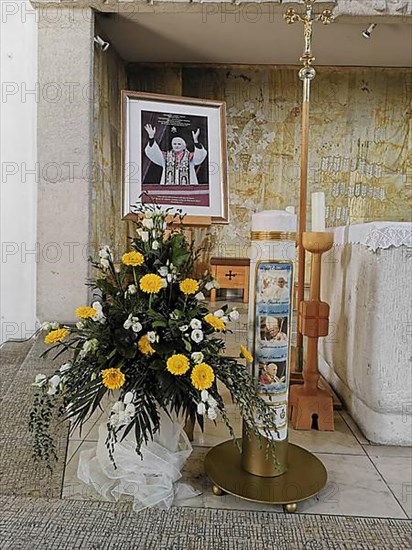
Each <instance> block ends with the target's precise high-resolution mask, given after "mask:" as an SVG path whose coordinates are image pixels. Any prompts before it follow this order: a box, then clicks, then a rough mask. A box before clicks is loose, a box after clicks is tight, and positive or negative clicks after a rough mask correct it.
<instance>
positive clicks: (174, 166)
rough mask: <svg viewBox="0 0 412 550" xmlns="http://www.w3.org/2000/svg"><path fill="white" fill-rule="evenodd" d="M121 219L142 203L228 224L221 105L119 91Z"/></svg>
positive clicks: (224, 129)
mask: <svg viewBox="0 0 412 550" xmlns="http://www.w3.org/2000/svg"><path fill="white" fill-rule="evenodd" d="M122 126H123V128H122V154H123V174H122V179H123V196H122V201H123V218H128V217H131V216H133V215H134V211H135V209H136V206H137V205H139V204H142V203H149V204H156V205H158V206H163V207H165V208H167V207H173V208H174V209H176V208H180V209H181V210H182V211H183V212H184V213H185V214H187V216H188V220H189V221H190V219H194V218H196V219H210V221H213V222H222V223H224V222H227V221H228V192H227V154H226V110H225V103H224V102H221V101H210V100H205V99H196V98H187V97H178V96H166V95H159V94H147V93H140V92H129V91H122Z"/></svg>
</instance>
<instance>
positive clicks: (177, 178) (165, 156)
mask: <svg viewBox="0 0 412 550" xmlns="http://www.w3.org/2000/svg"><path fill="white" fill-rule="evenodd" d="M145 130H146V132H147V134H148V136H149V141H148V143H147V145H146V147H145V154H146V156H147V157H148V158H149V159H150V160H151V161H152V162H154V163H155V164H157V165H158V166H161V167H162V168H163V171H162V177H161V180H160V184H161V185H198V183H199V182H198V180H197V175H196V170H195V167H196V166H199V164H202V162H203V161H204V160H205V158H206V156H207V151H206V149H205V148H204V147H203V145H202V144H201V143H199V134H200V129H197V130H196V132H192V136H193V142H194V145H195V149H194V152H193V153H191V152H190V151H189V150H188V149H187V147H186V141H185V140H184V139H183V138H181V137H178V136H176V137H174V138H173V139H172V149H171V150H170V151H162V150H161V149H160V147H159V144H158V143H157V141H155V133H156V128H153V126H151V125H150V124H146V126H145Z"/></svg>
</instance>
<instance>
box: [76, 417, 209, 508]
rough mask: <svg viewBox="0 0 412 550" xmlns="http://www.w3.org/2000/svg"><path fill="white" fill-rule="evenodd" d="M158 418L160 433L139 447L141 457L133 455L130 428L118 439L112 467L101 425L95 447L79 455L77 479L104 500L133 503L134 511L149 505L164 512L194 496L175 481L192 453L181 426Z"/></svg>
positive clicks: (188, 486) (167, 418)
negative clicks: (177, 501) (175, 503)
mask: <svg viewBox="0 0 412 550" xmlns="http://www.w3.org/2000/svg"><path fill="white" fill-rule="evenodd" d="M160 416H161V429H160V433H156V434H155V435H154V438H153V441H149V442H148V443H147V444H144V445H142V447H141V453H142V456H139V455H138V454H137V453H136V439H135V436H134V430H133V429H132V430H131V431H130V432H129V433H128V434H127V436H126V437H125V439H124V440H123V441H120V439H121V437H119V441H118V442H117V443H116V448H115V453H114V458H115V461H116V468H115V467H114V466H113V464H112V462H111V461H110V459H109V455H108V452H107V448H106V444H105V441H106V437H107V427H106V423H105V422H103V423H102V424H101V425H100V427H99V439H98V442H97V444H96V448H94V449H90V450H85V451H81V453H80V458H79V466H78V469H77V477H78V478H79V479H80V480H81V481H83V482H84V483H86V484H87V485H90V486H92V487H93V489H94V490H95V491H96V492H97V493H99V494H100V495H101V496H102V497H103V498H104V499H105V500H109V501H118V500H119V499H120V498H126V499H128V500H133V509H134V510H135V511H136V512H138V511H140V510H144V509H145V508H149V507H153V506H156V507H158V508H163V509H168V508H170V506H171V505H172V504H173V502H174V501H176V500H186V499H188V498H193V497H196V496H198V495H199V494H200V493H199V491H196V490H195V489H193V488H192V487H191V486H190V485H187V484H186V483H181V482H179V481H178V480H179V479H180V478H181V477H182V474H181V471H182V469H183V467H184V465H185V462H186V460H187V459H188V458H189V456H190V454H191V452H192V446H191V444H190V442H189V439H188V437H187V435H186V434H185V432H184V431H183V428H182V426H181V424H179V423H178V422H176V421H171V420H170V418H169V417H168V416H167V415H166V414H165V413H164V412H163V411H160Z"/></svg>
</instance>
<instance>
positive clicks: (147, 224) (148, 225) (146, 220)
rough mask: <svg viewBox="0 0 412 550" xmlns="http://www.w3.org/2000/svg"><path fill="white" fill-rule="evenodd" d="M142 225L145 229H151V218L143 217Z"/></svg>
mask: <svg viewBox="0 0 412 550" xmlns="http://www.w3.org/2000/svg"><path fill="white" fill-rule="evenodd" d="M142 225H143V227H146V229H153V220H152V218H144V219H143V221H142Z"/></svg>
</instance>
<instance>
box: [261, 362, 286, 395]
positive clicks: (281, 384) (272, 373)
mask: <svg viewBox="0 0 412 550" xmlns="http://www.w3.org/2000/svg"><path fill="white" fill-rule="evenodd" d="M258 389H259V391H260V392H262V393H266V394H273V393H284V392H285V391H286V361H276V362H275V361H272V362H267V361H259V375H258Z"/></svg>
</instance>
